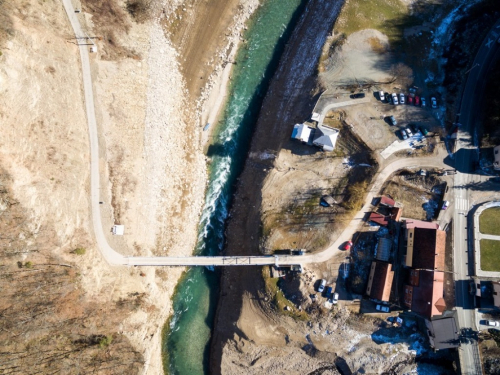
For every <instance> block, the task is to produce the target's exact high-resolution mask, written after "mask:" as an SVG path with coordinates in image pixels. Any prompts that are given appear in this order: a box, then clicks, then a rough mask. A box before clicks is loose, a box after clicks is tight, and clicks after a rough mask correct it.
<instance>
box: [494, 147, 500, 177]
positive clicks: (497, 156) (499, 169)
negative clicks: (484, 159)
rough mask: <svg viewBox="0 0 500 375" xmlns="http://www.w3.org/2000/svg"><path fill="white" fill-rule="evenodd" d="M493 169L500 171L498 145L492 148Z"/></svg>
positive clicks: (499, 148) (499, 150) (499, 149)
mask: <svg viewBox="0 0 500 375" xmlns="http://www.w3.org/2000/svg"><path fill="white" fill-rule="evenodd" d="M493 157H494V158H495V159H494V160H493V169H494V170H496V171H500V146H496V147H494V148H493Z"/></svg>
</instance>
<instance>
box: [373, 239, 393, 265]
mask: <svg viewBox="0 0 500 375" xmlns="http://www.w3.org/2000/svg"><path fill="white" fill-rule="evenodd" d="M391 249H392V239H390V238H385V237H380V238H379V239H378V244H377V255H376V256H375V258H377V259H378V260H382V261H384V262H388V261H389V258H390V257H391Z"/></svg>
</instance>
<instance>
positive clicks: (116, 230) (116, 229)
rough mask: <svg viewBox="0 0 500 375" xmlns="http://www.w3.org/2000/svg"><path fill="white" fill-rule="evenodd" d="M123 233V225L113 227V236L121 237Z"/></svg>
mask: <svg viewBox="0 0 500 375" xmlns="http://www.w3.org/2000/svg"><path fill="white" fill-rule="evenodd" d="M124 232H125V226H124V225H113V234H114V235H117V236H123V233H124Z"/></svg>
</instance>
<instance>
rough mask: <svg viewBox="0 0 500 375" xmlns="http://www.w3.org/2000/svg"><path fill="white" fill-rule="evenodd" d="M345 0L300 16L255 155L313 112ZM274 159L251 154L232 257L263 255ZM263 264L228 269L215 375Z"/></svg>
mask: <svg viewBox="0 0 500 375" xmlns="http://www.w3.org/2000/svg"><path fill="white" fill-rule="evenodd" d="M341 5H342V4H341V2H327V1H319V0H318V1H314V0H313V1H311V2H310V3H309V4H308V5H307V8H306V10H305V12H304V14H303V16H302V17H301V19H300V20H299V22H298V24H297V26H296V28H295V30H294V32H293V34H292V37H291V39H290V42H289V43H288V45H287V47H286V49H285V52H284V54H283V56H282V58H281V62H280V66H279V70H278V72H277V73H276V75H275V77H274V78H273V80H272V82H271V85H270V88H269V91H268V93H267V95H266V98H265V100H264V104H263V106H262V110H261V114H260V116H259V120H258V123H257V128H256V131H255V134H254V137H253V139H252V144H251V150H250V151H251V153H252V155H260V154H261V153H262V152H265V151H271V152H277V151H278V150H279V149H280V148H281V147H282V145H283V143H284V142H285V141H286V140H287V139H288V138H289V136H290V129H291V126H292V125H293V123H295V122H296V121H303V120H304V119H305V118H306V117H307V116H309V115H310V113H311V110H312V108H313V104H314V100H313V98H312V97H311V96H312V95H311V94H312V93H314V90H315V87H316V81H315V78H314V74H315V68H316V62H317V59H318V58H319V55H320V53H321V48H322V46H323V44H324V41H325V39H326V36H327V33H328V32H329V31H330V29H331V26H332V25H333V22H334V20H335V18H336V15H337V13H338V11H339V8H340V6H341ZM271 167H272V161H269V160H267V161H266V160H254V159H253V158H251V157H249V159H248V160H247V162H246V164H245V167H244V171H243V173H242V175H241V178H240V182H239V184H238V186H237V192H236V198H235V201H234V204H233V207H232V210H231V216H232V219H231V220H230V221H229V223H228V229H227V247H226V253H227V254H228V255H238V254H247V255H251V254H252V255H253V254H258V252H259V251H258V249H259V225H260V206H261V200H262V197H261V188H262V185H263V181H264V179H265V177H266V176H267V170H268V169H269V168H271ZM263 287H264V286H263V284H262V277H261V269H260V267H255V268H254V267H245V268H234V269H226V270H224V272H223V275H222V280H221V298H220V301H219V306H218V312H217V316H216V319H215V328H214V333H213V340H212V342H213V344H212V350H211V373H214V374H218V373H221V371H222V370H221V366H223V363H222V362H223V358H222V353H223V348H224V346H225V344H226V342H227V340H228V339H232V338H233V336H234V334H235V326H234V323H235V322H237V321H238V319H239V316H240V312H241V308H242V303H243V302H242V301H243V295H244V294H245V292H247V293H248V295H250V296H252V297H253V298H257V300H258V298H259V296H260V293H261V291H262V290H263Z"/></svg>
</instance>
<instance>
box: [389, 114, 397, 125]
mask: <svg viewBox="0 0 500 375" xmlns="http://www.w3.org/2000/svg"><path fill="white" fill-rule="evenodd" d="M388 120H389V123H390V124H391V125H392V126H396V125H397V124H398V122H397V121H396V118H395V117H394V116H389V119H388Z"/></svg>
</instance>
